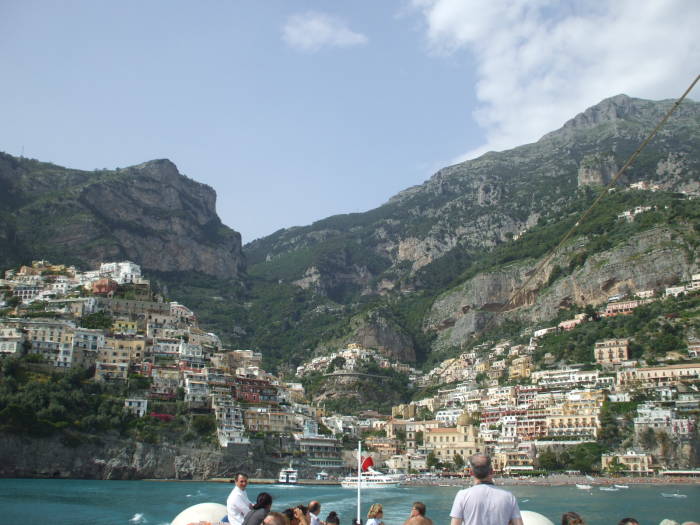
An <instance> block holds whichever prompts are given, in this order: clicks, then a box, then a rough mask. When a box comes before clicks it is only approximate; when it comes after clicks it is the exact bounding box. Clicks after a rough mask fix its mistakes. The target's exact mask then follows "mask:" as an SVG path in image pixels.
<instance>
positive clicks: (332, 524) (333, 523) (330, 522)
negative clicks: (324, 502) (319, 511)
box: [326, 511, 340, 525]
mask: <svg viewBox="0 0 700 525" xmlns="http://www.w3.org/2000/svg"><path fill="white" fill-rule="evenodd" d="M326 525H340V518H339V517H338V514H337V513H336V512H335V511H331V512H329V513H328V516H326Z"/></svg>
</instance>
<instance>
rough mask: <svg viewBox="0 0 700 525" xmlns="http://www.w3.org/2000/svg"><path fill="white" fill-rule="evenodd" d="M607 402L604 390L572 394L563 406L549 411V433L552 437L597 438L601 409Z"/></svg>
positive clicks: (556, 406) (557, 406) (554, 407)
mask: <svg viewBox="0 0 700 525" xmlns="http://www.w3.org/2000/svg"><path fill="white" fill-rule="evenodd" d="M603 401H605V394H604V393H603V391H602V390H590V391H582V392H575V393H571V394H569V395H568V396H567V399H566V401H564V402H563V403H562V404H561V405H555V406H553V407H551V408H550V409H549V410H548V415H547V433H548V435H550V436H578V437H583V438H591V439H592V438H595V437H596V436H597V435H598V429H599V428H600V419H599V418H598V415H599V413H600V407H602V406H603Z"/></svg>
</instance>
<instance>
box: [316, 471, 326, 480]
mask: <svg viewBox="0 0 700 525" xmlns="http://www.w3.org/2000/svg"><path fill="white" fill-rule="evenodd" d="M327 479H328V472H326V471H325V470H322V471H321V472H317V473H316V481H326V480H327Z"/></svg>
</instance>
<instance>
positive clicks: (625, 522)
mask: <svg viewBox="0 0 700 525" xmlns="http://www.w3.org/2000/svg"><path fill="white" fill-rule="evenodd" d="M617 525H639V522H638V521H637V520H636V519H634V518H622V519H621V520H620V521H619V522H618V524H617Z"/></svg>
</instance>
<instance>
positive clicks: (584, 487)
mask: <svg viewBox="0 0 700 525" xmlns="http://www.w3.org/2000/svg"><path fill="white" fill-rule="evenodd" d="M576 488H577V489H581V490H591V489H592V488H593V486H592V485H586V484H585V483H576Z"/></svg>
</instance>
